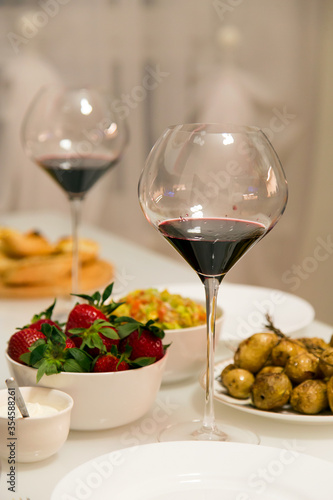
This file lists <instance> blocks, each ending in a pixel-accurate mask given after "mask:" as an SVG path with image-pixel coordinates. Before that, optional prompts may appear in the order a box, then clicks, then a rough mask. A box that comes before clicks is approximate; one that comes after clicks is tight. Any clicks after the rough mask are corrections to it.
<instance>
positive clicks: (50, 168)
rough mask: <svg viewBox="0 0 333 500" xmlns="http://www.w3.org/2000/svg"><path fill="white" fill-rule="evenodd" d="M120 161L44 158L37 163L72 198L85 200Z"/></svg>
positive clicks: (92, 158)
mask: <svg viewBox="0 0 333 500" xmlns="http://www.w3.org/2000/svg"><path fill="white" fill-rule="evenodd" d="M118 160H119V158H115V157H108V156H64V157H60V156H59V157H57V156H43V157H40V158H37V160H36V161H37V163H38V165H39V166H40V167H42V169H43V170H45V172H47V173H48V174H49V175H50V176H51V177H52V179H54V180H55V181H56V182H57V183H58V184H59V185H60V186H61V187H62V188H63V189H64V190H65V191H66V193H68V195H69V197H70V198H83V197H84V195H85V194H86V193H87V191H89V189H90V188H91V187H92V186H93V185H94V184H95V183H96V182H97V181H98V179H99V178H100V177H102V175H103V174H104V173H105V172H106V171H107V170H109V169H110V168H111V167H112V166H113V165H115V164H116V163H117V161H118Z"/></svg>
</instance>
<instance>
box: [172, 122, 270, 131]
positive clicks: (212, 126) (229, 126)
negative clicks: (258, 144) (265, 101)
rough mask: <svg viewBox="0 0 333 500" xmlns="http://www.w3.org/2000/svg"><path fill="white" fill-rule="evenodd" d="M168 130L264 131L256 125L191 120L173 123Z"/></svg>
mask: <svg viewBox="0 0 333 500" xmlns="http://www.w3.org/2000/svg"><path fill="white" fill-rule="evenodd" d="M166 130H168V131H179V132H188V133H196V132H198V133H200V132H206V133H213V134H214V133H215V134H223V133H225V134H263V131H262V130H261V129H260V128H259V127H257V126H255V125H239V124H235V123H218V122H216V123H214V122H211V123H209V122H207V123H204V122H203V123H200V122H193V123H191V122H189V123H181V124H173V125H169V126H168V127H167V129H166Z"/></svg>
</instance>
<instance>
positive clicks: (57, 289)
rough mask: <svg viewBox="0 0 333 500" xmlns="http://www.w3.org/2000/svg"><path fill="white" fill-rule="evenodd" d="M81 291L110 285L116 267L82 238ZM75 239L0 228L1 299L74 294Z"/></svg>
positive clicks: (95, 246) (96, 246)
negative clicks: (52, 239)
mask: <svg viewBox="0 0 333 500" xmlns="http://www.w3.org/2000/svg"><path fill="white" fill-rule="evenodd" d="M79 260H80V273H79V288H80V292H86V291H89V290H91V289H94V288H98V287H100V286H103V285H104V284H105V283H108V282H110V280H112V278H113V275H114V268H113V266H112V264H111V263H110V262H107V261H105V260H102V259H100V257H99V246H98V244H97V243H96V242H95V241H94V240H91V239H84V238H80V239H79ZM71 269H72V238H71V237H62V238H59V239H58V240H57V241H55V242H52V241H50V240H49V239H48V238H46V237H45V236H44V235H43V234H42V233H41V232H40V231H38V230H35V229H32V230H29V231H27V232H20V231H18V230H16V229H13V228H10V227H0V297H1V298H37V297H48V296H56V295H67V294H69V293H70V292H71V285H72V280H71Z"/></svg>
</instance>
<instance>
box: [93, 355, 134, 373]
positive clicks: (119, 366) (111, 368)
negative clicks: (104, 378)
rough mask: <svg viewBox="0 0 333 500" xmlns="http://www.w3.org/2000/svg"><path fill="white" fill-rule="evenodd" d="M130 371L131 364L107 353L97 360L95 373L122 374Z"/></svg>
mask: <svg viewBox="0 0 333 500" xmlns="http://www.w3.org/2000/svg"><path fill="white" fill-rule="evenodd" d="M128 369H129V364H128V363H127V362H126V361H124V360H122V359H121V358H118V357H117V356H115V355H113V354H111V353H107V354H102V355H101V356H99V357H98V358H97V359H96V362H95V365H94V368H93V371H94V372H120V371H124V370H128Z"/></svg>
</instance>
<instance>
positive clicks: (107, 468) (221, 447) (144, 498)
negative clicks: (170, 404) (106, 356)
mask: <svg viewBox="0 0 333 500" xmlns="http://www.w3.org/2000/svg"><path fill="white" fill-rule="evenodd" d="M277 470H278V473H277ZM263 471H265V474H266V475H265V476H263ZM332 474H333V463H331V462H328V461H325V460H321V459H318V458H314V457H310V456H308V455H302V454H297V456H293V455H292V454H291V453H290V451H289V450H287V449H283V448H270V447H264V446H256V445H246V444H240V443H216V442H193V441H187V442H171V443H154V444H147V445H142V446H137V447H134V448H127V449H123V450H119V451H115V452H112V453H109V454H106V455H102V456H100V457H98V458H95V459H93V460H90V461H89V462H87V463H85V464H83V465H81V466H79V467H78V468H76V469H74V470H73V471H72V472H70V473H69V474H67V475H66V476H65V477H64V478H63V479H61V481H60V482H59V483H58V485H57V486H56V488H55V489H54V491H53V494H52V496H51V500H69V499H75V498H77V499H78V498H89V500H110V498H114V499H116V500H208V499H209V500H221V499H222V498H223V500H235V499H241V498H242V499H251V500H259V499H263V498H264V499H265V500H281V499H283V500H313V499H314V498H318V495H319V496H320V500H331V499H332V484H331V477H332ZM264 477H265V479H264ZM267 478H268V479H267Z"/></svg>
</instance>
